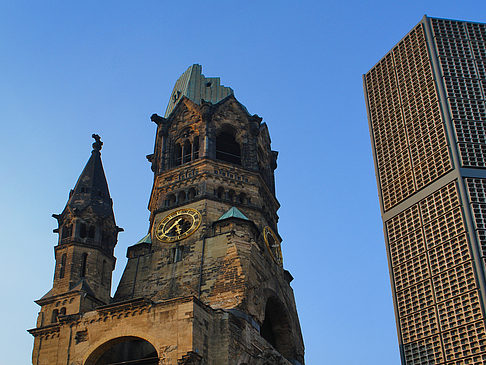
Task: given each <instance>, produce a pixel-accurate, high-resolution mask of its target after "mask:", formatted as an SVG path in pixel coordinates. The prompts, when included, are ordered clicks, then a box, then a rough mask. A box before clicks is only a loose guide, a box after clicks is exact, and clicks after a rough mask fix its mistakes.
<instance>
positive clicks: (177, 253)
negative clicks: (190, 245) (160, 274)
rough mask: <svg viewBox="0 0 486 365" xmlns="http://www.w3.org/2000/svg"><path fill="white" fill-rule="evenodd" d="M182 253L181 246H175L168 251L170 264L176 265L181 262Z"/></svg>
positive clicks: (182, 248)
mask: <svg viewBox="0 0 486 365" xmlns="http://www.w3.org/2000/svg"><path fill="white" fill-rule="evenodd" d="M183 251H184V247H183V246H176V247H173V248H171V250H170V262H172V263H176V262H179V261H182V252H183Z"/></svg>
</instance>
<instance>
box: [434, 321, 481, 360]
mask: <svg viewBox="0 0 486 365" xmlns="http://www.w3.org/2000/svg"><path fill="white" fill-rule="evenodd" d="M442 340H443V342H444V350H445V357H446V360H454V359H457V358H461V357H466V356H471V355H476V354H479V353H481V352H485V351H486V344H485V331H484V324H483V322H482V321H479V322H475V323H471V324H468V325H466V326H463V327H458V328H456V329H453V330H451V331H447V332H443V334H442Z"/></svg>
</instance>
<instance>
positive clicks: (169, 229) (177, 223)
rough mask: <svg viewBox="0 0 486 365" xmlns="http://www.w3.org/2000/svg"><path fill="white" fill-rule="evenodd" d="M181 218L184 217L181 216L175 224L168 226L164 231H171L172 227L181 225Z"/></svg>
mask: <svg viewBox="0 0 486 365" xmlns="http://www.w3.org/2000/svg"><path fill="white" fill-rule="evenodd" d="M181 220H182V218H179V219H178V220H176V221H175V222H174V224H173V225H171V226H170V228H168V229H166V230H165V232H164V233H169V232H170V231H171V229H172V228H174V226H177V225H179V222H180V221H181Z"/></svg>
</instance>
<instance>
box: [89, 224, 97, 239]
mask: <svg viewBox="0 0 486 365" xmlns="http://www.w3.org/2000/svg"><path fill="white" fill-rule="evenodd" d="M95 232H96V228H95V226H89V229H88V237H89V238H93V239H94V238H95Z"/></svg>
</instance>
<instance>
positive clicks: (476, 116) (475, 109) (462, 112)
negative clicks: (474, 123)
mask: <svg viewBox="0 0 486 365" xmlns="http://www.w3.org/2000/svg"><path fill="white" fill-rule="evenodd" d="M447 101H448V103H449V108H450V111H451V115H452V119H466V120H483V121H486V107H485V104H484V101H483V100H470V99H453V98H448V99H447Z"/></svg>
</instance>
